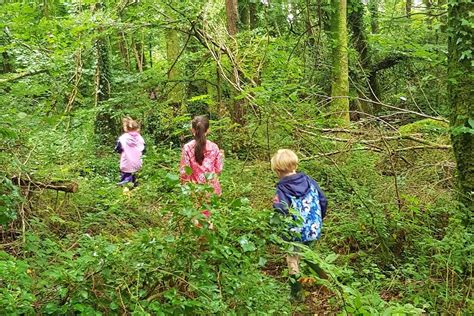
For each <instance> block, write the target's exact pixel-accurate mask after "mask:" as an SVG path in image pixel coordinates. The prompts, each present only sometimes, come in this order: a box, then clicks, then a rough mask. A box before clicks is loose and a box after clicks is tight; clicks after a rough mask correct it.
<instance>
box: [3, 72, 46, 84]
mask: <svg viewBox="0 0 474 316" xmlns="http://www.w3.org/2000/svg"><path fill="white" fill-rule="evenodd" d="M45 72H48V70H47V69H42V70H37V71H31V72H25V73H22V74H19V75H17V76H15V77H10V78H6V79H0V83H5V82H12V81H16V80H20V79H22V78H26V77H29V76H34V75H38V74H42V73H45Z"/></svg>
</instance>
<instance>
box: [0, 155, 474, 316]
mask: <svg viewBox="0 0 474 316" xmlns="http://www.w3.org/2000/svg"><path fill="white" fill-rule="evenodd" d="M179 155H180V152H179V149H169V148H168V149H166V148H153V149H150V151H149V154H147V156H145V158H144V166H143V169H142V170H141V171H140V174H139V182H140V185H139V186H138V188H136V189H134V190H131V191H128V192H124V190H123V188H121V187H118V186H117V185H116V182H117V181H118V177H119V173H118V171H117V169H118V156H117V155H115V154H111V153H110V152H104V153H103V154H101V153H98V154H97V153H93V154H92V155H91V156H89V157H86V158H85V159H83V160H80V159H72V158H71V161H70V162H67V166H68V168H64V169H62V168H60V169H58V168H57V166H56V165H55V164H52V165H51V166H45V167H44V169H45V170H46V169H47V168H52V169H51V170H54V171H55V172H56V173H55V176H56V177H69V179H71V180H74V181H76V182H78V184H79V190H78V192H76V193H67V194H64V193H62V192H61V193H58V192H55V191H52V190H45V189H34V188H23V191H22V194H23V195H24V196H25V197H27V199H26V200H24V201H23V202H22V204H21V207H20V209H21V210H23V212H24V213H23V214H20V215H23V216H20V218H19V221H16V222H15V225H16V229H13V230H11V232H7V233H5V231H3V232H2V248H3V250H5V251H6V252H8V253H9V254H11V255H12V256H13V257H15V258H18V260H24V261H25V263H26V264H27V265H26V266H27V267H28V268H27V269H26V268H25V271H26V272H25V273H26V274H27V275H28V279H27V281H25V282H26V283H25V284H23V285H21V286H22V287H23V288H28V287H29V288H30V291H31V293H32V296H31V297H29V299H31V300H32V302H33V306H35V311H36V312H40V313H41V312H52V313H55V312H57V313H61V312H65V311H76V312H77V311H80V310H82V311H85V310H86V309H85V308H86V307H87V308H92V309H91V311H92V310H93V311H96V310H99V311H101V312H105V313H110V312H111V311H112V310H115V311H117V310H121V313H125V314H127V313H132V312H133V311H134V310H136V309H137V308H138V309H140V310H154V309H151V307H147V304H151V303H150V302H153V301H155V300H156V301H157V302H159V304H163V303H166V304H168V305H167V308H168V309H166V312H165V313H170V312H178V311H181V312H182V311H183V308H190V307H189V306H191V308H196V307H195V306H194V305H189V306H188V305H187V304H191V303H190V302H193V303H192V304H197V303H196V302H199V304H203V305H199V306H200V307H199V308H200V309H199V310H201V311H207V312H209V311H211V310H220V311H222V310H226V309H238V310H240V311H243V310H244V311H249V310H257V311H262V310H265V308H267V305H269V306H268V308H269V310H273V311H279V312H280V313H282V314H287V313H292V314H295V315H305V314H308V313H311V314H317V315H325V314H337V313H339V312H346V313H349V314H351V313H358V312H367V313H369V314H370V313H375V312H377V311H384V310H385V309H387V308H392V310H391V312H389V313H388V314H390V313H392V312H397V311H403V312H405V311H412V312H413V313H415V314H418V313H419V312H420V311H421V309H418V306H423V307H424V308H426V310H437V308H438V306H437V305H436V306H431V305H428V304H429V302H430V301H429V300H431V299H433V297H438V296H439V293H440V291H443V290H444V291H445V292H444V293H447V294H446V295H445V296H446V297H448V299H447V300H446V301H445V302H442V301H441V300H440V301H439V303H438V304H445V305H443V306H446V308H447V309H448V308H449V309H450V310H454V311H456V310H462V309H463V308H464V305H463V304H466V299H467V298H466V296H465V295H466V294H465V293H469V291H470V290H469V286H470V285H469V282H467V283H464V281H463V280H464V279H463V278H462V275H461V274H457V272H450V273H453V274H452V276H451V277H450V279H449V280H450V283H447V285H446V286H445V284H446V283H444V280H443V279H442V276H443V273H445V270H443V264H445V262H446V261H445V259H444V258H445V256H444V255H443V251H444V249H450V251H451V252H452V253H454V254H455V255H456V256H459V257H465V256H464V255H463V253H464V252H463V251H465V250H464V249H465V248H464V247H463V246H461V245H460V246H459V247H458V248H459V250H453V248H445V246H444V245H443V244H442V243H441V242H439V240H442V239H443V238H446V237H445V236H448V237H449V235H447V233H449V232H451V231H460V230H447V229H445V227H447V226H448V225H449V224H448V218H447V216H446V214H447V213H448V212H449V210H450V208H449V207H450V205H449V202H446V201H450V198H451V196H450V194H449V186H446V183H445V182H442V181H437V182H436V183H437V187H436V186H433V185H430V184H431V183H433V178H432V175H433V171H432V170H428V169H427V168H425V169H424V170H423V172H418V173H417V174H416V175H412V173H411V170H409V171H408V172H407V173H406V176H404V177H402V176H400V179H402V180H403V183H402V182H400V186H401V185H403V187H402V189H403V190H404V191H405V192H409V191H411V192H415V191H416V194H417V199H415V198H412V197H410V196H408V195H403V198H404V203H405V205H404V206H403V207H404V211H403V212H402V213H399V212H397V209H396V208H394V201H396V199H395V198H396V194H395V191H394V188H395V186H394V181H393V176H392V175H390V174H389V175H385V171H384V168H385V169H389V171H390V170H393V169H392V168H393V166H392V167H390V166H387V165H384V164H381V163H380V160H379V158H378V156H375V155H374V154H372V155H371V156H368V155H366V154H364V153H360V154H354V155H351V156H346V158H345V160H341V161H339V163H340V166H338V167H337V168H335V167H334V165H330V164H328V163H327V161H326V162H325V161H319V160H316V161H302V163H301V170H302V171H304V172H306V173H308V174H310V175H312V176H313V177H314V178H315V179H316V180H317V181H318V182H319V183H320V184H321V186H322V188H323V190H325V193H326V194H327V196H328V199H329V209H328V216H327V218H326V219H325V228H324V229H323V236H322V238H321V240H320V241H318V243H317V244H316V245H315V246H314V248H313V249H311V250H312V253H311V254H309V255H310V258H311V259H314V260H316V262H318V263H319V264H323V268H324V269H325V270H326V269H329V270H327V271H329V272H330V274H331V280H330V283H329V284H327V283H326V284H324V282H319V281H317V282H316V283H314V284H305V285H304V289H305V294H306V297H305V300H304V302H302V303H293V304H291V306H289V304H290V301H289V299H288V296H289V284H288V278H287V268H286V261H285V255H286V253H287V251H288V249H287V248H285V247H281V245H277V244H276V243H274V236H272V227H271V225H269V222H270V221H271V218H270V217H271V214H274V212H273V211H272V209H271V205H272V200H273V196H274V192H275V184H276V182H277V181H278V178H277V177H276V175H275V174H274V173H273V172H272V171H271V170H270V164H269V162H267V161H261V160H257V159H253V160H250V159H249V160H246V159H237V157H232V156H230V155H229V156H230V157H227V158H226V161H225V166H224V171H223V173H222V175H221V177H220V180H221V184H222V188H223V195H222V197H221V198H220V199H218V200H217V201H215V202H212V203H213V204H212V205H211V207H213V217H214V223H215V224H216V225H215V230H214V231H206V230H200V231H199V230H195V229H193V228H192V226H193V225H192V224H191V223H192V221H191V218H192V216H194V215H192V214H194V213H193V212H195V213H196V214H199V211H198V210H197V209H196V207H195V204H193V202H192V201H191V200H192V199H193V193H191V194H190V193H189V192H188V191H189V189H186V188H184V187H182V186H180V185H179V181H178V162H179ZM39 159H41V156H39ZM418 159H419V160H418V162H419V163H420V164H423V165H425V162H424V159H429V160H430V161H432V160H436V165H435V167H434V168H438V169H435V170H439V171H438V173H439V174H438V175H437V176H438V177H439V179H440V180H443V179H445V178H447V175H446V174H445V172H448V176H449V172H450V171H449V170H446V167H445V164H444V162H445V160H446V157H445V156H442V155H441V154H440V155H439V156H433V155H432V154H430V155H428V154H427V155H426V156H422V155H418ZM61 174H62V175H61ZM71 174H75V175H76V176H75V177H73V178H72V177H71ZM348 179H349V181H351V182H348ZM400 181H401V180H400ZM355 187H357V189H358V192H357V191H355V189H354V188H355ZM30 189H31V190H30ZM356 194H361V195H364V196H367V197H369V196H370V197H373V199H377V203H378V204H376V206H374V208H375V209H376V210H377V211H376V212H375V213H370V209H369V210H367V209H366V206H364V205H363V203H360V201H359V199H358V198H357V197H356ZM435 197H436V198H435ZM433 201H434V202H433ZM370 203H375V202H370ZM374 205H375V204H374ZM373 216H376V218H375V219H374V218H373ZM434 216H436V218H435V219H433V220H432V222H430V220H431V219H432V218H433V217H434ZM374 220H375V221H374ZM385 220H387V222H385ZM22 223H23V225H24V226H23V227H22V225H21V224H22ZM387 223H388V224H390V223H393V224H392V226H390V227H387V225H388V224H387ZM420 223H424V226H423V227H424V228H423V230H420ZM377 227H381V228H382V229H386V230H390V231H391V232H392V233H391V235H390V236H389V237H390V238H392V237H393V241H391V244H390V245H389V246H390V249H389V251H391V252H392V253H393V255H395V256H397V257H396V259H390V257H388V259H387V257H386V255H385V253H384V251H383V248H382V245H381V242H380V239H379V236H377V234H378V231H377ZM438 227H439V228H438ZM453 227H456V226H453ZM22 230H24V231H25V233H24V234H21V232H22ZM433 231H434V232H436V234H437V235H434V236H433V233H432V232H433ZM181 234H182V236H181ZM407 236H417V237H416V238H412V237H407ZM409 238H410V239H409ZM457 238H460V239H459V240H460V242H464V240H468V239H467V237H463V236H462V235H461V236H460V237H457ZM149 239H151V241H153V242H154V240H157V245H156V246H153V247H157V248H156V249H155V248H151V249H148V246H147V245H149V244H150V242H151V241H148V240H149ZM206 240H207V242H208V244H206V242H204V244H203V241H206ZM433 240H434V241H433ZM454 240H456V239H454ZM430 243H431V244H430ZM435 243H437V244H435ZM452 243H453V241H451V240H450V239H447V244H449V245H451V244H452ZM427 244H428V245H430V246H429V248H426V245H427ZM455 244H459V242H456V243H455ZM432 245H434V246H432ZM438 245H439V246H438ZM180 247H182V249H180ZM434 247H439V249H436V248H434ZM150 251H152V252H150ZM154 251H158V252H160V253H161V252H164V253H167V256H166V257H165V256H163V257H157V255H156V253H155V252H154ZM453 251H454V252H453ZM96 253H101V254H102V255H99V257H97V256H96ZM222 253H226V254H225V255H224V256H222ZM229 253H231V254H232V256H230V257H228V256H229V255H228V254H229ZM433 253H434V256H433V257H432V258H430V257H429V256H428V254H433ZM438 254H440V255H438ZM306 255H308V254H307V253H305V256H306ZM100 256H103V258H104V260H105V259H106V261H105V262H106V263H107V264H109V265H107V264H106V265H105V266H103V267H102V265H104V263H103V262H104V261H101V260H102V259H100V260H99V258H100ZM191 258H192V260H194V261H192V262H189V260H190V259H191ZM227 260H229V261H228V262H227ZM388 260H391V262H393V263H389V264H387V263H386V262H387V261H388ZM193 262H194V263H193ZM427 262H428V263H429V264H427ZM418 263H420V264H418ZM143 264H145V267H144V268H140V269H141V270H140V269H139V272H138V276H137V274H136V272H134V270H135V269H136V268H133V269H132V267H133V265H135V266H140V267H142V266H141V265H143ZM146 264H150V266H147V265H146ZM156 265H160V266H161V267H162V268H160V269H163V271H168V272H162V273H161V274H160V273H157V272H156ZM395 265H397V266H395ZM97 267H101V268H100V269H99V270H95V269H97ZM213 269H217V272H215V273H214V272H212V273H210V274H209V270H213ZM222 269H224V272H222V271H221V270H222ZM225 269H227V270H225ZM142 270H143V271H142ZM302 270H303V273H304V274H307V275H308V276H312V275H311V272H310V271H309V270H307V267H305V265H304V264H303V266H302ZM6 271H7V270H6ZM91 271H95V272H91ZM448 271H449V270H448ZM453 271H454V270H453ZM204 272H206V273H208V275H207V276H206V275H205V274H204V275H203V276H200V274H201V273H204ZM241 272H242V273H244V274H248V278H250V279H245V275H241ZM0 273H1V272H0ZM163 273H164V274H163ZM166 273H168V274H169V275H173V277H172V278H171V279H170V278H169V275H168V274H166ZM178 273H180V274H179V275H178ZM222 273H226V275H227V279H221V274H222ZM175 274H176V275H175ZM143 275H144V276H143ZM91 276H92V280H90V279H89V278H90V277H91ZM94 276H96V277H94ZM440 276H441V277H440ZM4 277H5V276H4ZM12 277H15V278H16V279H19V280H22V279H21V278H18V277H16V276H15V274H12ZM214 277H217V281H216V280H214V279H213V278H214ZM0 278H1V275H0ZM144 278H145V279H144ZM147 278H149V280H147ZM30 279H31V281H28V280H30ZM150 282H152V283H153V282H158V283H156V284H158V285H159V286H158V285H157V286H155V287H150V284H149V283H150ZM159 282H161V283H159ZM183 282H185V283H186V284H187V285H183ZM221 282H224V283H225V282H230V283H227V285H225V286H224V285H222V287H221ZM240 282H241V283H240ZM236 283H237V284H239V283H240V284H241V285H239V286H236ZM70 284H74V286H72V285H70ZM216 284H217V286H218V289H219V291H218V292H217V294H216V290H212V289H213V287H215V286H216ZM131 285H133V286H134V287H136V288H137V291H139V289H142V290H141V291H144V293H145V294H142V295H141V296H139V298H140V299H139V298H137V295H135V294H133V292H130V294H129V296H127V298H124V297H123V294H121V291H125V290H127V291H130V289H129V287H130V286H131ZM326 285H327V286H326ZM234 286H235V288H234ZM124 287H125V288H124ZM200 287H201V288H202V289H200ZM239 287H242V288H244V289H245V291H248V293H247V292H245V291H244V290H242V291H243V292H239V291H241V290H239ZM426 289H432V290H431V291H427V290H426ZM171 290H174V291H176V293H174V292H173V293H172V294H170V292H169V291H171ZM117 291H118V295H119V298H117V297H115V298H114V295H116V294H117V293H116V292H117ZM155 291H157V293H155ZM206 291H207V292H206ZM163 293H165V294H163ZM206 293H207V294H206ZM210 295H216V297H215V298H214V299H216V300H220V302H219V303H218V304H222V305H219V306H220V307H216V306H214V307H212V306H207V304H210V303H208V302H211V301H209V299H210V298H209V297H210ZM443 295H444V294H443ZM200 296H201V297H200ZM143 297H145V299H144V298H143ZM183 297H185V298H186V300H187V301H182V300H183ZM450 297H456V299H457V301H456V303H451V301H450V300H449V298H450ZM152 299H153V300H152ZM16 300H17V299H12V302H10V303H11V304H12V306H14V304H17V302H16ZM122 300H125V303H120V302H121V301H122ZM416 300H419V302H421V303H418V305H417V306H416V308H415V307H414V306H413V305H411V302H413V301H416ZM259 301H260V302H259ZM117 302H118V303H119V304H118V305H119V306H117ZM202 302H204V303H202ZM132 303H133V304H134V305H133V307H132V305H130V306H129V304H132ZM0 304H2V302H1V301H0ZM4 304H5V303H4ZM104 304H106V305H104ZM216 304H217V303H216ZM281 304H286V305H288V306H286V307H284V309H282V310H279V309H278V308H280V307H278V306H282V305H281ZM423 304H424V305H423ZM120 305H122V306H121V307H120ZM15 306H17V305H15ZM25 306H26V304H25ZM78 306H79V307H78ZM110 306H112V307H110ZM183 306H184V307H183ZM186 306H188V307H186ZM243 306H245V307H243ZM275 306H276V307H275ZM147 308H149V309H147ZM154 308H156V309H158V310H160V311H162V306H161V305H160V306H158V307H154ZM207 308H209V309H207ZM211 308H212V309H211ZM241 308H244V309H243V310H242V309H241ZM271 308H273V309H271ZM350 308H352V310H351V309H350ZM393 308H395V309H393ZM397 308H398V309H397ZM191 310H194V309H191ZM154 311H155V310H154Z"/></svg>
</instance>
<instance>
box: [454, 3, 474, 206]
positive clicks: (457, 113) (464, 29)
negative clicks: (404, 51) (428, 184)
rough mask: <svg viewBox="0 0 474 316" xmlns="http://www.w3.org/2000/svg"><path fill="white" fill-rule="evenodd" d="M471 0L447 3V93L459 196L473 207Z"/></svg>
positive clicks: (472, 37) (473, 93)
mask: <svg viewBox="0 0 474 316" xmlns="http://www.w3.org/2000/svg"><path fill="white" fill-rule="evenodd" d="M470 12H474V4H473V3H472V2H464V1H461V0H457V1H453V2H452V3H451V4H450V6H449V7H448V28H449V29H450V32H449V33H448V36H449V38H448V77H449V79H448V95H449V99H450V105H451V117H450V121H451V127H452V129H453V131H452V134H451V140H452V143H453V149H454V155H455V157H456V162H457V171H458V175H457V180H458V184H459V190H460V200H461V202H462V203H463V204H464V206H465V207H466V208H467V210H468V211H469V210H470V211H471V212H472V210H474V134H473V129H474V104H473V102H472V100H474V89H473V87H474V69H473V68H474V67H473V66H472V57H471V56H468V55H465V53H466V51H472V47H471V45H472V43H473V42H474V35H473V33H472V30H471V29H470V25H469V23H465V21H469V19H470V16H469V14H470Z"/></svg>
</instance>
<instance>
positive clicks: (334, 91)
mask: <svg viewBox="0 0 474 316" xmlns="http://www.w3.org/2000/svg"><path fill="white" fill-rule="evenodd" d="M331 5H332V9H333V15H332V21H331V31H332V36H333V65H332V66H333V71H332V84H331V98H332V100H331V106H330V110H331V113H333V114H332V116H333V117H334V118H336V119H337V121H338V124H340V125H348V124H349V123H350V118H349V98H348V95H349V63H348V56H347V1H346V0H332V1H331Z"/></svg>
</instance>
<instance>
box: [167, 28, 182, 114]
mask: <svg viewBox="0 0 474 316" xmlns="http://www.w3.org/2000/svg"><path fill="white" fill-rule="evenodd" d="M179 53H180V45H179V37H178V32H177V31H176V30H172V29H170V30H167V31H166V58H167V60H168V67H169V68H168V80H169V81H170V82H169V84H170V87H172V88H171V90H170V92H169V100H170V102H171V104H173V105H175V106H178V105H179V104H181V103H182V102H183V99H184V97H185V86H184V83H183V82H180V80H181V79H183V78H182V68H181V64H180V63H179V60H178V59H179Z"/></svg>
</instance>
